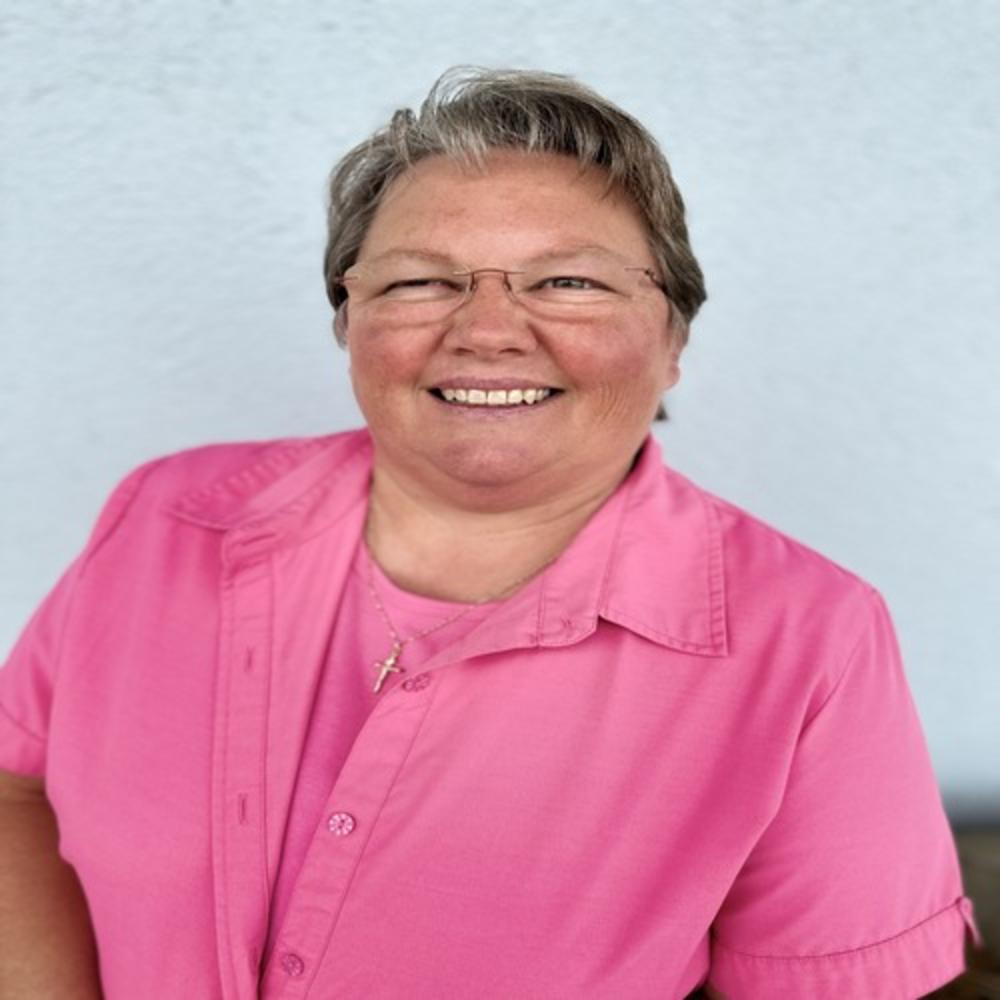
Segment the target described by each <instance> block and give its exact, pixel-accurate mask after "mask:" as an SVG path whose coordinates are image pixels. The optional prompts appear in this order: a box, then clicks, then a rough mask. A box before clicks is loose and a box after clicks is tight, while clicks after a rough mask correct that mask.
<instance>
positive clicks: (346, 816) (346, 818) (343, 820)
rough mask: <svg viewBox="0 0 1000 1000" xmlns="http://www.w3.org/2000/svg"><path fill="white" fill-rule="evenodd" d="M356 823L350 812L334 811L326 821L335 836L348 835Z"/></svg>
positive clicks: (327, 826)
mask: <svg viewBox="0 0 1000 1000" xmlns="http://www.w3.org/2000/svg"><path fill="white" fill-rule="evenodd" d="M356 825H357V824H356V823H355V822H354V817H353V816H352V815H351V814H350V813H334V814H333V815H332V816H331V817H330V818H329V819H328V820H327V821H326V828H327V829H328V830H329V831H330V833H332V834H333V835H334V836H335V837H346V836H347V835H348V834H349V833H350V832H351V831H352V830H353V829H354V827H355V826H356Z"/></svg>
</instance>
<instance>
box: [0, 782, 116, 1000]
mask: <svg viewBox="0 0 1000 1000" xmlns="http://www.w3.org/2000/svg"><path fill="white" fill-rule="evenodd" d="M0 997H4V998H6V1000H100V997H101V985H100V977H99V974H98V966H97V950H96V947H95V945H94V932H93V928H92V927H91V924H90V916H89V914H88V912H87V903H86V900H85V899H84V896H83V890H82V889H81V888H80V883H79V881H78V879H77V877H76V873H75V872H74V871H73V869H72V868H71V867H70V866H69V865H68V864H66V862H65V861H63V860H62V858H60V857H59V853H58V830H57V826H56V817H55V813H54V812H53V811H52V807H51V806H50V805H49V802H48V799H46V797H45V791H44V785H43V783H42V782H41V781H38V780H37V779H33V778H23V777H19V776H18V775H14V774H9V773H7V772H4V771H0Z"/></svg>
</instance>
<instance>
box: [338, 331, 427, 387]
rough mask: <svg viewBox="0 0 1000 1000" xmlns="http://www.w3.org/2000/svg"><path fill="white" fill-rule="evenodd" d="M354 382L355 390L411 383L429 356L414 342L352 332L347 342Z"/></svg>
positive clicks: (394, 335) (403, 338)
mask: <svg viewBox="0 0 1000 1000" xmlns="http://www.w3.org/2000/svg"><path fill="white" fill-rule="evenodd" d="M347 351H348V358H349V360H350V366H351V380H352V381H353V382H354V385H355V390H356V391H358V390H361V391H363V390H364V389H365V387H368V388H369V389H371V388H374V387H378V388H380V389H382V390H385V389H388V388H391V387H392V386H393V385H394V384H403V383H406V382H412V380H413V379H414V378H416V376H417V375H418V374H419V372H420V371H421V369H422V367H423V364H424V359H425V357H426V353H425V352H424V351H423V350H421V347H420V345H419V343H418V342H417V341H416V340H415V339H414V338H407V337H401V336H399V335H397V334H392V335H388V334H380V333H379V332H377V331H374V330H365V329H363V328H359V329H352V330H350V331H349V332H348V338H347Z"/></svg>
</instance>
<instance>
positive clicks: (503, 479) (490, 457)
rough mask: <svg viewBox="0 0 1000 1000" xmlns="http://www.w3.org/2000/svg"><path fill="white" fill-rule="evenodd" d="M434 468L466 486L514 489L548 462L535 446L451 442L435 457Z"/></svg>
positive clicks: (548, 463) (549, 462)
mask: <svg viewBox="0 0 1000 1000" xmlns="http://www.w3.org/2000/svg"><path fill="white" fill-rule="evenodd" d="M435 464H436V465H437V466H438V468H439V469H440V470H441V471H442V472H444V473H446V474H447V475H449V476H451V477H452V478H453V479H455V480H457V481H458V482H462V483H466V484H467V485H469V486H483V487H495V488H502V487H505V486H514V485H516V484H517V483H519V482H521V481H523V480H524V479H526V478H528V477H530V476H531V475H533V474H535V473H537V472H540V471H542V470H543V469H545V468H546V467H547V466H549V465H550V464H551V460H550V459H549V458H548V457H547V456H545V455H543V454H541V452H540V450H539V449H538V448H537V447H529V446H525V445H521V446H520V447H517V446H514V445H512V444H509V443H500V442H496V443H491V444H482V443H478V444H475V445H472V444H461V443H458V442H455V443H453V444H451V445H450V446H449V447H447V448H446V449H445V450H444V452H443V453H442V454H441V455H439V456H438V458H437V461H436V462H435Z"/></svg>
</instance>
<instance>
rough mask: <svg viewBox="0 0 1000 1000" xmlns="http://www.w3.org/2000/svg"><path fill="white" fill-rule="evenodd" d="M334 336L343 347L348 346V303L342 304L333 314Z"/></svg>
mask: <svg viewBox="0 0 1000 1000" xmlns="http://www.w3.org/2000/svg"><path fill="white" fill-rule="evenodd" d="M333 335H334V336H335V337H336V338H337V343H338V344H340V346H341V347H346V346H347V303H346V302H342V303H341V305H340V307H339V308H338V309H337V311H336V312H335V313H334V314H333Z"/></svg>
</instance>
